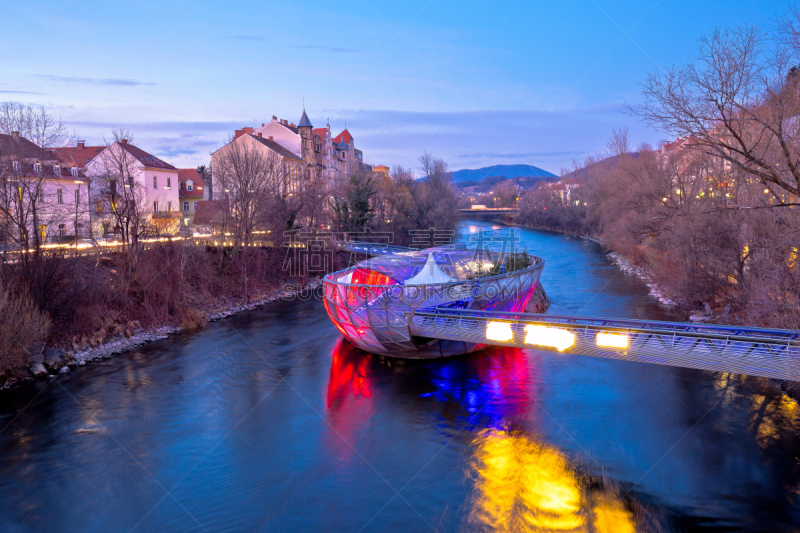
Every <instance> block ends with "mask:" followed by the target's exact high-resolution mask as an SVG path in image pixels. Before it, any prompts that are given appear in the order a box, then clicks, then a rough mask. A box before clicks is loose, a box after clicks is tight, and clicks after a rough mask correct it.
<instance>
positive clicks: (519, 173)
mask: <svg viewBox="0 0 800 533" xmlns="http://www.w3.org/2000/svg"><path fill="white" fill-rule="evenodd" d="M452 174H453V182H455V183H461V182H463V181H474V182H476V183H479V182H481V181H482V180H483V178H486V177H489V176H505V177H506V178H509V179H511V178H518V177H526V176H527V177H534V178H536V177H539V178H544V179H558V176H556V175H555V174H553V173H551V172H548V171H546V170H543V169H541V168H539V167H535V166H533V165H494V166H491V167H484V168H478V169H475V170H471V169H463V170H456V171H454V172H453V173H452Z"/></svg>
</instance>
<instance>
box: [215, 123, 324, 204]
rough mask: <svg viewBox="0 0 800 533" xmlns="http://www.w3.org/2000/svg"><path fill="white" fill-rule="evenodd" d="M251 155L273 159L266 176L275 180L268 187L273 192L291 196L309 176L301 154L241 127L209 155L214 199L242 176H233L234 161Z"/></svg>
mask: <svg viewBox="0 0 800 533" xmlns="http://www.w3.org/2000/svg"><path fill="white" fill-rule="evenodd" d="M287 137H288V136H287ZM284 142H286V141H285V140H284ZM253 154H260V155H261V156H262V157H263V158H264V160H265V161H270V160H271V161H273V162H274V163H270V165H271V169H270V172H271V173H272V174H273V176H272V177H271V178H270V179H274V180H275V181H274V183H273V184H272V186H273V187H274V194H276V195H279V196H283V195H292V194H294V193H296V192H298V191H299V190H301V189H302V188H303V186H304V183H305V182H306V180H308V179H309V177H308V172H307V168H306V167H307V165H306V162H305V161H304V160H303V158H302V157H300V156H298V155H297V154H296V153H295V152H293V151H292V150H290V149H288V148H285V147H284V146H283V145H281V144H280V143H278V142H277V141H276V140H275V137H274V136H272V135H270V136H268V137H264V136H262V134H261V132H253V128H249V127H245V128H242V129H240V130H236V132H235V133H234V138H233V140H231V141H230V142H229V143H228V144H226V145H225V146H223V147H222V148H220V149H219V150H217V151H216V152H213V153H212V154H211V168H213V174H212V180H213V181H214V190H215V194H214V200H222V199H224V198H225V196H226V193H229V192H230V191H229V190H226V188H229V187H230V186H231V185H230V184H231V183H233V182H235V181H237V179H238V178H241V177H242V176H237V172H238V171H237V169H236V168H235V167H236V164H234V161H235V160H236V159H237V158H245V157H250V156H252V155H253Z"/></svg>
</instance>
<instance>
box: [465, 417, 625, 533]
mask: <svg viewBox="0 0 800 533" xmlns="http://www.w3.org/2000/svg"><path fill="white" fill-rule="evenodd" d="M474 446H475V455H474V457H473V460H472V469H473V471H474V472H475V475H476V479H475V489H474V496H473V502H472V506H471V508H472V510H471V512H470V514H469V521H470V523H471V525H473V526H477V527H480V528H481V529H484V530H485V529H489V530H491V531H537V532H550V531H553V532H556V531H558V532H565V531H569V532H572V531H597V532H599V533H606V532H607V533H612V532H613V533H627V532H633V531H635V530H636V528H635V527H634V519H633V515H632V513H631V512H630V511H628V510H627V509H626V507H625V505H623V502H622V500H621V499H620V498H619V496H618V495H617V494H616V493H615V492H613V491H610V490H602V489H595V490H590V489H589V487H590V485H589V484H588V483H586V481H587V479H586V478H585V477H582V476H580V475H579V474H578V472H577V471H576V469H575V467H574V466H573V465H572V464H571V463H570V461H569V459H568V458H567V456H566V455H565V454H563V453H562V452H560V451H559V450H558V449H557V448H556V447H554V446H552V445H549V444H546V443H543V442H539V441H537V440H535V439H533V438H531V437H529V436H528V435H526V434H525V433H523V432H519V431H502V430H495V429H487V430H484V431H481V432H479V433H478V435H477V436H476V437H475V440H474Z"/></svg>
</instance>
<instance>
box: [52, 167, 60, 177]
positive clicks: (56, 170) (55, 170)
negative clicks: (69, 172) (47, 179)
mask: <svg viewBox="0 0 800 533" xmlns="http://www.w3.org/2000/svg"><path fill="white" fill-rule="evenodd" d="M53 174H55V175H56V176H60V175H61V167H60V166H58V165H53Z"/></svg>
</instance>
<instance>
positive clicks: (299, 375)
mask: <svg viewBox="0 0 800 533" xmlns="http://www.w3.org/2000/svg"><path fill="white" fill-rule="evenodd" d="M480 224H481V223H469V224H467V225H468V226H480ZM520 236H521V240H522V244H523V245H525V246H527V248H528V251H529V252H531V253H534V254H537V255H541V256H542V257H543V258H544V259H545V260H546V261H547V264H546V266H545V270H544V273H543V276H542V283H543V285H544V287H545V289H546V291H547V293H548V295H549V296H550V298H551V300H552V302H553V303H552V307H551V310H550V311H551V312H554V313H570V312H573V313H578V312H580V314H585V315H607V316H620V317H632V318H656V319H657V318H670V314H669V310H668V309H666V308H664V307H663V306H660V305H659V304H658V303H657V302H656V301H655V300H654V299H653V298H652V297H649V296H648V295H647V290H646V287H645V286H644V285H643V284H642V283H641V282H639V281H638V280H636V279H635V278H633V277H632V276H629V275H627V274H623V273H620V272H619V271H618V270H617V269H616V268H615V267H614V266H613V265H611V264H609V263H608V262H607V261H606V259H605V257H604V255H603V253H602V251H601V250H600V249H599V248H598V247H597V245H596V244H595V243H592V242H589V241H584V240H580V239H574V238H570V237H564V236H560V235H556V234H552V233H546V232H533V231H527V230H523V231H522V232H521V234H520ZM57 379H58V380H59V381H58V384H56V383H51V384H50V385H47V384H46V383H42V382H39V383H36V384H34V385H31V386H30V387H26V388H22V389H20V390H18V391H14V392H12V393H7V392H6V393H0V427H4V426H6V425H7V424H9V423H10V425H9V426H8V429H7V430H5V431H4V432H3V433H0V509H2V511H0V530H3V531H38V530H46V529H52V528H53V524H58V529H63V530H73V531H87V530H130V529H131V528H132V527H134V526H135V525H136V524H137V523H139V521H140V520H142V519H143V518H144V520H142V522H141V523H139V525H138V526H137V528H136V531H158V530H165V529H166V530H176V531H199V530H202V528H201V526H200V525H198V522H199V523H200V524H202V527H203V528H206V529H208V530H213V531H226V530H227V531H239V530H251V529H268V530H278V531H295V530H311V531H329V530H352V531H358V530H359V529H360V528H361V527H362V526H364V525H365V524H367V528H366V530H368V531H385V530H407V529H412V530H425V529H427V528H428V524H431V525H434V526H435V527H436V528H438V529H439V530H441V531H463V530H467V531H471V530H482V531H485V530H503V529H505V530H520V529H523V525H524V524H538V525H539V526H537V527H538V529H539V530H545V531H547V530H552V531H563V530H565V528H566V527H567V526H568V525H572V524H576V523H578V524H582V526H581V527H584V529H585V528H588V527H589V525H590V522H591V525H592V526H593V527H594V524H595V523H594V522H593V520H595V519H597V518H598V517H600V518H603V517H605V519H606V520H607V521H608V520H610V519H611V518H613V519H614V520H617V522H614V523H615V524H616V525H617V526H619V527H617V529H616V530H617V531H624V528H623V526H625V525H630V523H631V521H632V520H633V521H634V522H635V525H636V526H637V527H638V528H639V529H640V530H648V527H647V526H648V524H649V525H650V526H652V527H650V528H649V530H658V529H659V528H661V529H663V530H667V531H669V530H676V531H677V530H685V529H696V528H699V527H702V526H707V527H709V528H727V529H733V530H747V529H750V530H761V531H763V530H772V531H780V530H790V529H792V528H794V527H795V526H798V525H800V520H798V515H797V490H796V487H798V486H800V475H798V461H797V459H796V458H797V457H798V455H800V454H798V449H797V448H798V446H797V422H796V421H795V418H796V417H797V416H800V411H798V409H797V405H796V403H793V402H792V401H788V400H786V399H785V398H784V397H783V396H781V395H780V394H778V393H776V390H775V388H774V387H772V384H771V383H770V382H768V381H767V380H758V379H747V378H740V377H738V376H727V375H719V374H712V373H707V372H699V371H691V370H680V369H671V368H666V367H660V366H655V365H645V364H632V363H625V362H621V361H609V360H603V359H594V358H585V357H579V356H570V355H565V354H558V353H555V352H547V351H536V350H517V349H490V350H486V351H484V352H480V353H476V354H473V355H470V356H467V357H460V358H454V359H448V360H443V361H422V362H413V363H405V362H399V361H392V360H390V359H388V358H384V359H381V358H380V357H376V356H373V355H369V354H364V353H363V352H360V351H358V350H357V349H355V348H353V347H352V346H350V345H349V344H347V343H343V342H342V341H341V340H340V337H339V335H338V333H337V332H336V330H335V329H334V328H333V326H332V325H331V324H330V322H329V321H328V319H327V317H326V315H325V312H324V310H323V309H322V305H321V304H320V303H319V302H288V303H286V302H281V303H277V304H273V305H270V306H267V307H265V308H263V309H261V310H257V311H254V312H252V313H245V314H242V315H239V316H236V317H232V318H231V319H228V320H226V321H224V322H218V323H214V324H210V325H209V326H208V327H207V328H205V329H204V330H201V331H198V332H192V333H186V334H182V335H180V336H176V337H173V338H171V339H169V340H167V341H165V342H161V343H156V344H153V345H150V346H147V347H143V348H141V349H139V350H136V351H134V352H132V353H131V354H128V355H126V356H123V357H117V358H115V359H112V360H109V361H105V362H103V363H101V364H95V365H90V366H89V367H87V368H83V369H77V370H76V371H75V372H73V373H72V374H70V375H67V376H66V377H59V378H57ZM62 386H63V388H62ZM39 393H41V394H39ZM37 394H38V396H37ZM29 403H30V406H29V407H28V408H27V409H25V406H26V405H27V404H29ZM106 430H108V432H109V433H110V434H111V435H112V436H113V438H112V437H110V436H109V435H108V434H107V433H106ZM123 446H124V448H123ZM128 452H130V453H128ZM140 465H141V466H140ZM142 467H144V469H146V470H147V472H145V470H144V469H143V468H142ZM148 472H149V473H148ZM150 474H152V477H151V476H150ZM156 480H157V481H156ZM522 480H527V481H525V482H523V481H522ZM159 485H163V486H164V487H167V488H172V487H175V489H174V490H173V491H172V492H171V495H172V496H174V498H175V499H174V500H173V499H172V497H171V496H170V497H167V498H165V497H164V496H165V492H164V490H163V489H162V488H161V487H160V486H159ZM396 491H400V492H401V495H402V497H399V496H398V495H397V493H396ZM555 493H558V494H562V495H564V496H563V498H562V499H561V500H560V501H559V502H556V503H558V504H559V505H560V507H558V508H557V509H554V508H553V507H552V503H553V502H550V501H549V500H547V499H546V498H543V495H544V494H555ZM159 502H160V503H159ZM548 506H549V507H548ZM575 509H578V511H576V510H575ZM189 513H190V514H191V516H190V514H189ZM609 517H610V518H609ZM637 517H638V518H637ZM195 519H196V520H197V522H195ZM634 519H635V520H634ZM581 520H582V521H583V522H581ZM637 520H638V521H637ZM576 527H577V526H576ZM573 529H575V528H573ZM578 529H580V528H578ZM566 530H568V529H566ZM598 530H599V529H598Z"/></svg>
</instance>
